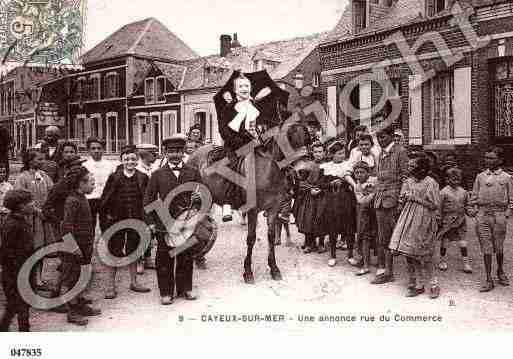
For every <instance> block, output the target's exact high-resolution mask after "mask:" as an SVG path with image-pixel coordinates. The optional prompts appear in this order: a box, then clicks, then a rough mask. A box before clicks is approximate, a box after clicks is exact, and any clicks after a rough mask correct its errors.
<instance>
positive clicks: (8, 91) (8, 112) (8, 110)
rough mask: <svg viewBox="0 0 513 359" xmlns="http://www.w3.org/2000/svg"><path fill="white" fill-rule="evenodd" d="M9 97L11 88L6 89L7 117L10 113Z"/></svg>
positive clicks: (10, 103)
mask: <svg viewBox="0 0 513 359" xmlns="http://www.w3.org/2000/svg"><path fill="white" fill-rule="evenodd" d="M11 97H12V93H11V88H10V87H8V88H7V114H8V115H10V114H11V111H12V102H11Z"/></svg>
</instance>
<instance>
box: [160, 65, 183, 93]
mask: <svg viewBox="0 0 513 359" xmlns="http://www.w3.org/2000/svg"><path fill="white" fill-rule="evenodd" d="M153 63H154V64H155V66H157V68H158V69H159V70H160V71H161V72H162V74H164V76H166V77H167V78H168V80H169V81H170V82H171V83H172V84H173V86H174V87H175V89H178V88H179V87H180V86H181V85H182V82H183V79H184V75H185V70H186V69H187V68H186V67H185V66H182V65H175V64H169V63H165V62H160V61H153Z"/></svg>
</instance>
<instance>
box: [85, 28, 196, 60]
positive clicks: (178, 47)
mask: <svg viewBox="0 0 513 359" xmlns="http://www.w3.org/2000/svg"><path fill="white" fill-rule="evenodd" d="M129 55H138V56H142V57H150V58H163V59H169V60H174V61H184V60H189V59H193V58H196V57H198V55H197V54H196V53H195V52H194V51H193V50H192V49H191V48H190V47H189V46H187V44H185V42H183V41H182V40H181V39H180V38H178V37H177V36H176V35H175V34H173V33H172V32H171V31H170V30H169V29H168V28H167V27H165V26H164V25H163V24H162V23H160V22H159V21H158V20H157V19H154V18H149V19H145V20H142V21H137V22H134V23H130V24H127V25H125V26H123V27H121V28H120V29H119V30H117V31H116V32H114V33H113V34H112V35H110V36H108V37H107V38H106V39H104V40H103V41H101V42H100V43H99V44H98V45H96V46H95V47H93V48H92V49H91V50H89V51H87V52H86V53H85V54H84V55H83V56H82V57H81V60H82V62H83V63H84V64H90V63H94V62H98V61H103V60H107V59H113V58H117V57H122V56H129Z"/></svg>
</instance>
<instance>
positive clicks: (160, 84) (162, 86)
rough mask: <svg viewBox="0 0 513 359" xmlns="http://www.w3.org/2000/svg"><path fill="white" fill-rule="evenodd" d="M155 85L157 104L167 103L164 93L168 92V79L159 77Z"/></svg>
mask: <svg viewBox="0 0 513 359" xmlns="http://www.w3.org/2000/svg"><path fill="white" fill-rule="evenodd" d="M155 85H156V91H155V94H156V97H157V102H166V97H165V96H164V93H165V92H166V78H165V77H164V76H159V77H157V78H156V82H155Z"/></svg>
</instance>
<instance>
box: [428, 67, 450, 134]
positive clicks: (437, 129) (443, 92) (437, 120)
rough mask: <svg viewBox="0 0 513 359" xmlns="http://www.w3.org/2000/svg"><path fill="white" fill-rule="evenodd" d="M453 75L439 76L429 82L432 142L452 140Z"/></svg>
mask: <svg viewBox="0 0 513 359" xmlns="http://www.w3.org/2000/svg"><path fill="white" fill-rule="evenodd" d="M453 104H454V74H453V73H452V72H450V73H445V74H440V75H438V76H436V77H435V78H433V80H432V81H431V109H432V119H433V140H434V141H446V140H451V139H454V111H453V110H454V108H453Z"/></svg>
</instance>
